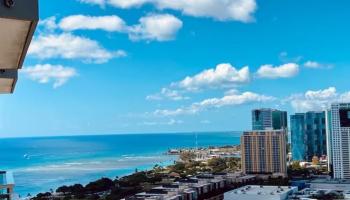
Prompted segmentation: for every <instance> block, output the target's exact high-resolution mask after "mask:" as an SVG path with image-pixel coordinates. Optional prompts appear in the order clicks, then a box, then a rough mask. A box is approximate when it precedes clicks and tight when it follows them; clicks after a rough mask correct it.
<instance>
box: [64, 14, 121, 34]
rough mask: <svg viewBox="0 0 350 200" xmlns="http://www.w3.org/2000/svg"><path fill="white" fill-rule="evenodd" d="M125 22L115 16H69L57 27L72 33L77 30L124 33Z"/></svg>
mask: <svg viewBox="0 0 350 200" xmlns="http://www.w3.org/2000/svg"><path fill="white" fill-rule="evenodd" d="M125 26H126V25H125V22H124V20H122V19H121V18H120V17H118V16H116V15H111V16H98V17H94V16H85V15H71V16H68V17H65V18H63V19H62V20H61V21H60V23H59V27H60V28H61V29H62V30H64V31H74V30H79V29H85V30H97V29H101V30H105V31H109V32H113V31H124V29H125V28H126V27H125Z"/></svg>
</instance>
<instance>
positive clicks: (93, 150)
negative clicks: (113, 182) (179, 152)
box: [0, 132, 240, 196]
mask: <svg viewBox="0 0 350 200" xmlns="http://www.w3.org/2000/svg"><path fill="white" fill-rule="evenodd" d="M196 135H197V134H183V133H179V134H150V135H147V134H145V135H107V136H83V137H78V136H74V137H58V138H57V137H45V138H20V139H2V140H0V149H1V148H3V149H7V150H8V153H7V154H1V155H0V160H3V161H5V162H4V163H2V164H3V165H2V168H4V169H5V170H7V171H13V172H14V176H15V186H16V188H15V192H17V193H19V194H21V196H26V195H27V193H31V194H36V193H39V192H43V191H47V190H49V189H50V188H52V187H54V186H60V185H64V184H70V183H72V184H73V183H88V182H90V181H93V180H96V179H98V178H100V177H111V178H114V177H115V176H122V175H128V174H131V173H133V172H134V171H135V168H138V169H140V170H141V169H150V168H152V167H153V166H154V165H155V164H158V165H159V164H160V165H167V164H172V163H173V161H174V160H175V158H174V157H170V158H169V156H167V155H164V152H166V151H168V150H169V149H179V148H195V147H196V141H197V142H198V146H201V147H209V146H224V145H235V144H239V139H240V138H239V136H240V134H239V133H236V132H230V133H228V132H221V133H220V132H219V133H218V132H213V133H201V134H198V135H197V136H198V137H196ZM53 144H54V145H53ZM24 155H26V156H24ZM160 158H161V159H160ZM140 160H141V161H140ZM162 163H163V164H162ZM69 169H71V170H69ZM72 169H75V170H72Z"/></svg>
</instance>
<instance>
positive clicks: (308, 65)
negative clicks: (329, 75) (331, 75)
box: [304, 60, 333, 69]
mask: <svg viewBox="0 0 350 200" xmlns="http://www.w3.org/2000/svg"><path fill="white" fill-rule="evenodd" d="M304 67H306V68H312V69H330V68H332V67H333V66H332V65H330V64H323V63H319V62H317V61H310V60H309V61H306V62H305V63H304Z"/></svg>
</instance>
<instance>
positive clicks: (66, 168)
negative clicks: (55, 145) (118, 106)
mask: <svg viewBox="0 0 350 200" xmlns="http://www.w3.org/2000/svg"><path fill="white" fill-rule="evenodd" d="M171 159H172V158H171V157H169V156H134V157H123V158H115V159H114V158H104V159H100V160H79V161H70V162H63V163H55V164H46V165H36V166H30V167H26V168H21V169H17V170H13V171H14V172H15V173H23V172H40V173H43V174H44V173H58V172H60V171H63V172H65V173H69V172H77V171H86V172H88V171H92V172H94V171H111V170H119V169H125V168H131V167H136V166H142V165H145V164H153V163H158V164H159V163H162V162H165V161H168V160H171Z"/></svg>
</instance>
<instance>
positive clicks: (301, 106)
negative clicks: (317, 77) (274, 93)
mask: <svg viewBox="0 0 350 200" xmlns="http://www.w3.org/2000/svg"><path fill="white" fill-rule="evenodd" d="M287 101H289V102H290V103H291V105H292V107H293V108H294V110H295V111H297V112H306V111H321V110H325V109H326V108H328V107H329V106H330V104H331V103H335V102H348V101H350V92H345V93H341V94H339V93H337V90H336V88H335V87H329V88H326V89H323V90H309V91H306V92H305V93H304V94H294V95H292V96H291V97H289V98H288V100H287Z"/></svg>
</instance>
